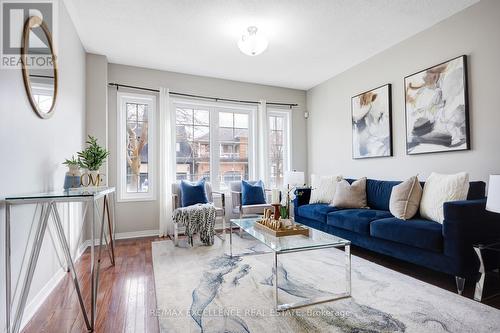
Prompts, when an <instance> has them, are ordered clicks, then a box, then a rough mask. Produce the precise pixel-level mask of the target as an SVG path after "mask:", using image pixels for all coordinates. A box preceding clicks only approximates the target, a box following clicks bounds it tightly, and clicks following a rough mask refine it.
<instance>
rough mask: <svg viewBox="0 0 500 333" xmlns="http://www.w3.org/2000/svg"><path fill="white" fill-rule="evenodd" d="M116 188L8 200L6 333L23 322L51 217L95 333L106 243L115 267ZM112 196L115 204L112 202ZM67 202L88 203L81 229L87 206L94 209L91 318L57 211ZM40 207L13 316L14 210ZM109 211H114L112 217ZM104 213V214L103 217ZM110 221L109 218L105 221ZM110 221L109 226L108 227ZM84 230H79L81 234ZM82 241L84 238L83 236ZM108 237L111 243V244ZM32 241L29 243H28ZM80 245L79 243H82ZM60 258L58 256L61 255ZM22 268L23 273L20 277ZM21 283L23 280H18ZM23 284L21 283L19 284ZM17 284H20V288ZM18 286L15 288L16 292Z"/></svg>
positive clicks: (81, 302) (9, 198) (11, 331)
mask: <svg viewBox="0 0 500 333" xmlns="http://www.w3.org/2000/svg"><path fill="white" fill-rule="evenodd" d="M114 194H115V188H114V187H91V188H77V189H70V190H66V191H56V192H46V193H37V194H30V195H18V196H12V197H7V198H5V201H4V202H5V275H6V276H5V289H6V292H5V296H6V321H7V322H6V327H7V333H17V332H19V329H20V326H21V321H22V317H23V313H24V309H25V307H26V302H27V299H28V294H29V291H30V287H31V282H32V280H33V274H34V272H35V268H36V264H37V261H38V258H39V256H40V249H41V247H42V242H43V238H44V235H45V233H46V230H47V226H48V224H49V218H50V217H51V216H52V221H53V223H54V226H55V230H56V232H55V234H56V238H57V240H58V241H59V245H60V247H61V248H62V251H63V252H64V257H65V260H66V264H67V267H64V268H65V269H66V271H68V272H71V275H72V278H73V284H74V287H75V290H76V294H77V296H78V301H79V304H80V308H81V311H82V315H83V318H84V320H85V325H86V327H87V329H88V330H89V331H94V327H95V318H96V303H97V302H96V301H97V291H98V286H99V269H100V264H101V252H102V248H103V240H104V241H105V243H106V248H107V250H108V252H109V256H110V260H111V264H112V265H114V263H115V259H114V243H113V238H114V220H115V213H114V211H115V199H116V198H115V195H114ZM110 196H112V197H113V198H112V200H110ZM100 201H102V204H101V207H99V202H100ZM64 202H82V203H85V207H84V209H83V217H82V218H83V222H82V228H83V226H84V225H86V222H85V221H86V219H85V216H86V212H87V210H88V206H89V205H92V217H91V218H89V219H88V220H90V223H91V224H92V225H91V230H90V257H91V259H90V285H91V288H90V289H91V291H90V294H91V295H90V318H89V316H88V314H87V310H86V308H85V302H84V298H83V296H82V291H81V288H80V283H79V282H78V276H77V274H76V271H75V267H74V256H72V254H71V249H70V247H69V245H68V239H67V238H66V234H65V231H64V228H63V224H62V221H61V215H60V214H59V210H58V207H57V204H58V203H64ZM110 203H112V209H110ZM33 204H35V205H38V206H39V207H41V213H40V217H39V219H38V221H36V222H34V223H36V225H35V226H34V227H35V234H34V240H33V246H32V248H31V251H30V253H29V257H28V258H29V259H28V263H27V268H26V273H25V276H24V278H23V279H22V284H21V288H20V293H19V299H18V301H17V309H16V311H15V312H14V313H13V312H12V306H13V304H14V299H13V296H12V273H11V234H10V229H11V214H12V212H11V209H12V207H13V206H18V205H33ZM110 211H112V212H111V213H110ZM101 212H102V213H101ZM106 217H107V218H106ZM106 221H107V223H106ZM96 223H99V226H100V230H99V238H98V239H99V241H98V243H96V237H95V236H96V235H95V234H96V231H95V226H96ZM106 224H107V228H108V235H106V234H105V232H106V231H105V227H106ZM81 233H82V230H80V234H81ZM80 237H81V235H80ZM108 237H109V241H108ZM28 241H29V240H28ZM79 241H80V240H79ZM96 244H98V246H97V251H98V253H97V262H96V260H95V257H96V254H95V252H96ZM58 255H59V254H58ZM21 272H22V268H21V271H20V273H19V274H20V275H21ZM19 280H20V276H19ZM19 282H20V281H18V283H19ZM18 283H17V284H18ZM17 284H16V288H15V289H17Z"/></svg>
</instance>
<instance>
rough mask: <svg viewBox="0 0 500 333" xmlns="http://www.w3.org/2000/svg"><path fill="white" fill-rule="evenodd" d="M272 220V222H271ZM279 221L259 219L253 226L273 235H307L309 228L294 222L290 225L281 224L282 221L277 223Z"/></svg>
mask: <svg viewBox="0 0 500 333" xmlns="http://www.w3.org/2000/svg"><path fill="white" fill-rule="evenodd" d="M273 222H274V223H273ZM277 222H281V221H276V220H274V221H270V220H259V221H257V223H255V227H256V228H258V229H260V230H264V231H265V232H267V233H269V234H271V235H273V236H275V237H283V236H293V235H304V236H309V228H305V227H302V226H299V225H296V224H293V225H291V226H286V227H285V226H283V223H277Z"/></svg>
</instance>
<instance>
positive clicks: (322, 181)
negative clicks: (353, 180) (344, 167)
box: [309, 175, 342, 204]
mask: <svg viewBox="0 0 500 333" xmlns="http://www.w3.org/2000/svg"><path fill="white" fill-rule="evenodd" d="M339 180H342V176H318V175H311V187H312V191H311V199H309V203H310V204H313V203H327V204H329V203H331V202H332V200H333V196H334V195H335V189H336V188H337V182H338V181H339Z"/></svg>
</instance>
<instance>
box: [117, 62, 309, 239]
mask: <svg viewBox="0 0 500 333" xmlns="http://www.w3.org/2000/svg"><path fill="white" fill-rule="evenodd" d="M108 80H109V82H116V83H121V84H128V85H134V86H141V87H149V88H158V87H160V86H163V87H166V88H169V89H170V90H172V91H176V92H182V93H188V94H197V95H205V96H216V97H222V98H230V99H239V100H260V99H265V100H267V101H269V102H283V103H297V104H299V107H297V108H294V109H293V114H292V126H293V129H292V131H293V133H292V135H293V138H292V141H293V143H292V144H293V147H292V165H291V167H292V168H293V169H297V170H304V171H307V170H306V168H307V163H306V156H307V151H306V150H307V139H306V121H305V119H304V111H305V105H306V96H305V91H302V90H294V89H286V88H279V87H272V86H265V85H258V84H251V83H244V82H237V81H230V80H222V79H214V78H208V77H202V76H195V75H186V74H179V73H173V72H165V71H158V70H151V69H145V68H138V67H131V66H124V65H118V64H109V66H108ZM136 92H138V91H136ZM108 109H109V135H108V138H109V148H110V150H111V152H112V154H111V157H110V161H109V174H110V184H111V185H115V184H116V156H117V155H116V88H109V108H108ZM116 213H117V232H118V233H123V232H136V231H142V230H154V229H156V230H158V219H159V217H158V201H149V202H148V201H141V202H126V203H119V204H118V205H117V212H116Z"/></svg>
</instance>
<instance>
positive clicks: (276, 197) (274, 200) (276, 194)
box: [271, 188, 280, 205]
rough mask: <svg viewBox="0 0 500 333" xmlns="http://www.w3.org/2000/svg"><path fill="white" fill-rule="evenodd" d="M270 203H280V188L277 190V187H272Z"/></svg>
mask: <svg viewBox="0 0 500 333" xmlns="http://www.w3.org/2000/svg"><path fill="white" fill-rule="evenodd" d="M271 203H272V204H273V205H278V204H279V203H280V190H278V189H277V188H273V191H272V197H271Z"/></svg>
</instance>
